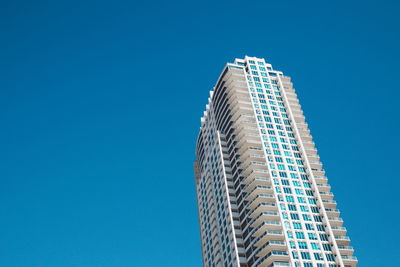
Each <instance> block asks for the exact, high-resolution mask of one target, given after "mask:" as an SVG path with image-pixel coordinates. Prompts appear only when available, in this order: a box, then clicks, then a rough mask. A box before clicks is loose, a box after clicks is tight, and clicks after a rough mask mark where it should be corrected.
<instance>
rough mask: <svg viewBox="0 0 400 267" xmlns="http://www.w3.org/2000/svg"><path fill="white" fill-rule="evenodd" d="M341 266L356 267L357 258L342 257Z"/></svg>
mask: <svg viewBox="0 0 400 267" xmlns="http://www.w3.org/2000/svg"><path fill="white" fill-rule="evenodd" d="M342 260H343V264H344V265H345V266H352V267H353V266H356V265H357V263H358V260H357V257H355V256H342Z"/></svg>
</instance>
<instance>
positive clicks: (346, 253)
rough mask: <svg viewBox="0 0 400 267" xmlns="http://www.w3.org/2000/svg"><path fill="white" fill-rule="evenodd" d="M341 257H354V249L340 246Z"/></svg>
mask: <svg viewBox="0 0 400 267" xmlns="http://www.w3.org/2000/svg"><path fill="white" fill-rule="evenodd" d="M338 248H339V251H340V255H342V257H343V256H352V255H353V253H354V249H353V247H351V246H338Z"/></svg>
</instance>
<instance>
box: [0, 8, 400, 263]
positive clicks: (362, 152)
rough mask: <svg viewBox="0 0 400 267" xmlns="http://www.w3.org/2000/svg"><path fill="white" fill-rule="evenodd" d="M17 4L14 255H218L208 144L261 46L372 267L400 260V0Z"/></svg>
mask: <svg viewBox="0 0 400 267" xmlns="http://www.w3.org/2000/svg"><path fill="white" fill-rule="evenodd" d="M0 7H1V9H0V12H1V13H0V22H1V23H0V31H1V42H0V51H1V52H0V125H1V128H0V129H1V131H0V185H1V186H0V237H1V238H0V266H3V267H23V266H29V267H39V266H40V267H43V266H46V267H47V266H57V267H64V266H85V267H92V266H185V267H186V266H201V264H202V263H201V250H200V240H199V230H198V219H197V208H196V200H195V185H194V177H193V170H192V163H193V161H194V159H195V157H194V149H195V140H196V137H197V132H198V129H199V126H200V117H201V116H202V112H203V110H204V107H205V104H206V102H207V97H208V94H209V90H210V89H212V87H213V85H214V84H215V82H216V79H217V78H218V76H219V74H220V72H221V70H222V68H223V66H224V65H225V63H226V62H227V61H233V60H234V58H235V57H244V56H245V55H249V56H257V57H264V58H266V60H267V61H268V62H270V63H272V65H273V67H274V68H276V69H279V70H282V71H283V72H284V73H285V74H286V75H288V76H291V77H292V80H293V82H294V86H295V88H296V90H297V94H298V96H299V98H300V103H301V105H302V107H303V110H304V113H305V116H306V120H307V122H308V123H309V125H310V129H311V134H312V135H313V136H314V141H315V142H316V145H317V148H318V149H319V154H320V156H321V159H322V162H323V163H324V168H325V169H326V171H327V176H328V178H329V181H330V184H331V185H332V190H333V192H334V194H335V199H336V200H337V201H338V203H339V205H338V207H339V209H340V210H341V212H342V217H343V219H344V221H345V226H346V227H347V229H348V234H349V236H350V238H351V239H352V243H351V244H352V245H353V246H354V247H355V250H356V253H355V255H356V256H357V257H358V258H359V261H360V264H359V266H361V267H364V266H400V260H399V257H398V256H397V254H398V253H397V252H398V240H399V238H400V236H399V232H398V231H397V230H396V228H397V227H398V224H399V223H398V221H399V207H398V204H397V202H398V189H397V188H398V187H399V186H400V182H399V181H400V179H399V174H398V172H397V171H395V168H396V167H395V166H398V151H399V142H398V136H399V134H398V131H399V125H398V124H399V119H398V115H399V110H398V99H399V96H400V93H399V91H400V88H399V87H400V86H399V82H398V74H399V60H400V55H399V47H400V41H399V40H400V39H399V38H400V31H399V28H400V22H399V19H398V11H399V3H398V2H396V1H392V2H391V1H329V2H328V1H315V2H311V1H310V2H309V1H305V2H304V1H303V2H301V3H300V2H295V1H250V2H244V1H225V2H224V1H212V2H211V1H164V2H161V1H151V2H150V1H149V2H146V1H140V2H135V1H1V3H0ZM381 260H383V261H384V263H381Z"/></svg>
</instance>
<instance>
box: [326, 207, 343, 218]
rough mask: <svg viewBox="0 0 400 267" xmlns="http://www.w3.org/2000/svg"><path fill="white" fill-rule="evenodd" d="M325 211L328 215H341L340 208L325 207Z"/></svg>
mask: <svg viewBox="0 0 400 267" xmlns="http://www.w3.org/2000/svg"><path fill="white" fill-rule="evenodd" d="M325 211H326V214H327V215H328V217H339V215H340V210H338V209H325Z"/></svg>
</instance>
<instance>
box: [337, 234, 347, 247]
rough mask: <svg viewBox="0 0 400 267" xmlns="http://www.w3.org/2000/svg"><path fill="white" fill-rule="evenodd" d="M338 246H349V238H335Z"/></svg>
mask: <svg viewBox="0 0 400 267" xmlns="http://www.w3.org/2000/svg"><path fill="white" fill-rule="evenodd" d="M335 240H336V243H337V245H338V246H348V245H349V244H350V237H348V236H335Z"/></svg>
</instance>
